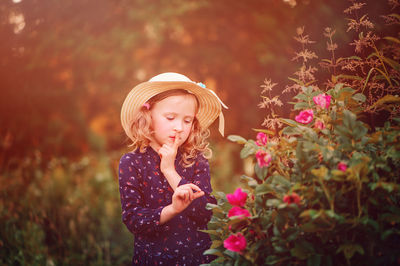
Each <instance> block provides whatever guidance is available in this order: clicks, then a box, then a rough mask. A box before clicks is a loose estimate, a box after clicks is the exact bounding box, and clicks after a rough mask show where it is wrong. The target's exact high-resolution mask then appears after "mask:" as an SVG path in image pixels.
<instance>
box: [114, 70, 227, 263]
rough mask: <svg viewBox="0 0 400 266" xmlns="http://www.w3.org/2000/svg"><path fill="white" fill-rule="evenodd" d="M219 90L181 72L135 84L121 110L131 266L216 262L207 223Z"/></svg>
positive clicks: (124, 202) (124, 216)
mask: <svg viewBox="0 0 400 266" xmlns="http://www.w3.org/2000/svg"><path fill="white" fill-rule="evenodd" d="M221 106H224V107H225V108H226V106H225V105H224V104H223V103H222V102H221V101H220V100H219V98H218V97H217V95H216V94H215V93H214V92H212V91H211V90H208V89H206V88H205V86H204V85H203V84H201V83H198V84H196V83H194V82H192V81H191V80H190V79H188V78H187V77H185V76H183V75H181V74H177V73H164V74H160V75H157V76H155V77H153V78H152V79H150V80H149V81H148V82H143V83H141V84H139V85H137V86H136V87H134V88H133V89H132V90H131V92H130V93H129V94H128V96H127V97H126V99H125V101H124V103H123V106H122V111H121V122H122V126H123V128H124V130H125V133H126V134H127V136H128V137H129V138H130V139H131V141H132V147H133V151H132V152H130V153H127V154H125V155H123V156H122V158H121V160H120V165H119V189H120V196H121V204H122V219H123V222H124V223H125V225H126V226H127V228H128V229H129V230H130V231H131V232H132V233H133V234H134V236H135V244H134V255H133V259H132V264H133V265H200V264H202V263H208V262H210V261H211V258H210V257H209V256H204V255H203V253H204V251H205V250H207V249H208V248H209V247H210V243H211V240H210V237H209V236H208V235H207V234H206V233H203V232H200V231H199V230H202V229H207V223H208V221H209V220H210V218H211V215H212V213H211V211H209V210H207V209H206V204H207V203H214V204H215V203H216V200H215V198H214V197H213V196H212V195H211V192H212V188H211V184H210V171H209V164H208V160H207V158H209V157H210V156H211V150H210V149H209V148H208V143H207V141H206V138H207V137H208V136H209V131H208V129H207V128H208V126H209V125H210V124H211V123H212V122H213V121H214V120H215V119H216V118H217V117H218V116H219V120H220V127H219V129H220V132H221V134H223V126H224V125H223V123H224V120H223V116H222V112H221V109H222V108H221Z"/></svg>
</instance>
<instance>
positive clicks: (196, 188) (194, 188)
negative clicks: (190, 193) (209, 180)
mask: <svg viewBox="0 0 400 266" xmlns="http://www.w3.org/2000/svg"><path fill="white" fill-rule="evenodd" d="M186 186H189V187H190V188H191V189H193V190H195V191H199V192H200V191H201V188H199V187H198V186H196V185H195V184H193V183H189V184H186Z"/></svg>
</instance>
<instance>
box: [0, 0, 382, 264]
mask: <svg viewBox="0 0 400 266" xmlns="http://www.w3.org/2000/svg"><path fill="white" fill-rule="evenodd" d="M367 2H368V4H367V5H366V7H365V8H366V9H367V11H366V12H368V13H369V14H370V19H371V20H373V21H374V23H376V25H377V27H378V28H379V25H380V24H379V23H381V21H380V20H379V16H374V14H381V13H382V12H381V10H382V9H383V8H387V6H383V5H382V3H381V1H372V0H371V1H367ZM349 5H350V4H349V2H348V1H333V0H332V1H322V0H303V1H297V2H296V1H294V0H257V1H255V0H248V1H232V0H231V1H228V0H218V1H212V0H196V1H195V0H170V1H167V0H154V1H148V0H132V1H128V0H69V1H60V0H40V1H39V0H2V1H1V2H0V37H1V42H0V90H1V94H0V178H1V180H0V219H1V220H0V225H1V227H0V256H1V257H0V264H2V265H129V263H130V259H131V255H132V244H133V237H132V235H131V234H130V233H129V232H128V231H127V230H126V229H125V227H124V226H123V224H122V222H121V215H120V212H121V207H120V202H119V192H118V179H117V167H118V161H119V158H120V156H121V155H122V154H123V153H124V152H127V151H128V149H127V144H129V143H128V141H127V138H126V137H125V136H124V133H123V130H122V127H121V126H120V118H119V114H120V108H121V105H122V102H123V100H124V98H125V96H126V95H127V94H128V92H129V91H130V89H132V87H133V86H135V85H136V84H138V83H140V82H143V81H146V80H148V79H149V78H151V77H152V76H154V75H157V74H159V73H162V72H169V71H172V72H178V73H182V74H185V75H187V76H188V77H189V78H191V79H192V80H193V81H196V82H203V83H204V84H206V85H207V87H208V88H211V89H213V90H215V91H216V92H217V94H218V95H219V96H220V98H221V99H222V101H224V102H225V103H226V104H227V105H228V106H229V109H228V110H224V114H225V119H226V128H225V133H226V135H231V134H235V135H241V136H243V137H245V138H254V137H255V134H256V133H255V131H254V130H253V129H254V128H262V126H261V124H262V122H263V119H264V117H265V115H266V113H265V112H268V110H266V109H259V108H258V106H257V105H258V104H259V102H260V101H261V98H260V93H261V91H262V88H261V85H262V84H263V81H264V79H265V78H268V79H272V81H273V82H276V83H278V86H276V87H275V88H274V90H275V91H273V93H274V94H275V95H280V94H281V92H282V90H283V88H284V86H285V85H286V84H288V82H289V80H288V77H290V76H293V73H294V72H295V71H296V69H297V68H298V67H299V66H300V65H301V64H300V63H299V62H296V61H292V60H291V59H292V58H293V56H294V52H295V51H296V50H298V48H299V47H298V46H299V44H298V43H297V42H296V41H295V40H294V39H293V36H295V35H296V29H297V28H298V27H301V26H304V27H305V30H306V32H307V34H309V35H310V38H311V39H312V40H314V41H315V43H314V44H313V46H312V47H313V49H314V51H316V53H317V54H318V55H320V54H327V53H328V52H327V51H326V38H325V37H324V36H323V30H324V28H326V27H331V28H333V29H336V30H337V32H336V35H335V41H336V42H338V43H342V42H344V43H347V42H349V40H351V38H352V36H349V34H347V33H346V25H347V22H348V21H346V19H345V15H344V13H343V10H344V9H345V8H346V7H348V6H349ZM338 49H339V51H340V52H341V53H343V54H346V51H347V50H352V49H353V48H352V47H350V46H349V45H347V46H341V47H339V48H338ZM317 60H318V59H317ZM319 75H321V76H324V75H325V76H329V73H320V74H319ZM283 100H285V98H283ZM287 100H289V99H287ZM289 109H290V108H287V106H286V105H284V106H283V107H282V108H280V109H279V110H277V111H278V113H280V114H281V115H284V116H289V115H290V114H289V112H288V111H287V110H289ZM215 124H217V123H215ZM215 124H214V125H213V126H212V127H211V131H212V135H211V138H210V142H211V147H212V149H213V152H214V155H213V159H212V160H211V161H210V163H211V169H212V182H213V186H214V190H217V191H224V192H227V193H230V192H232V191H233V190H234V189H235V187H236V186H238V185H240V176H241V174H243V173H247V174H252V173H251V164H252V162H251V161H250V162H248V161H244V162H245V163H246V162H247V165H244V164H243V161H242V160H240V158H239V152H240V149H241V147H240V146H238V145H237V144H233V143H230V142H229V141H228V140H227V139H226V138H222V137H221V136H219V135H218V130H217V125H215Z"/></svg>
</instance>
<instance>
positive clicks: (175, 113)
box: [150, 94, 197, 151]
mask: <svg viewBox="0 0 400 266" xmlns="http://www.w3.org/2000/svg"><path fill="white" fill-rule="evenodd" d="M196 105H197V101H196V98H195V96H194V95H190V94H188V95H175V96H169V97H167V98H165V99H163V100H161V101H159V102H157V103H155V104H154V106H153V107H152V108H151V111H150V112H151V119H152V127H153V128H152V129H153V131H154V134H153V140H152V141H151V142H150V146H151V147H152V148H153V149H154V150H156V151H158V149H159V148H160V147H161V146H162V145H164V144H168V145H172V144H173V143H174V141H175V137H176V136H179V139H178V144H179V146H180V145H182V144H183V143H184V142H185V141H186V139H187V138H188V137H189V134H190V132H191V130H192V125H193V120H194V118H195V115H196Z"/></svg>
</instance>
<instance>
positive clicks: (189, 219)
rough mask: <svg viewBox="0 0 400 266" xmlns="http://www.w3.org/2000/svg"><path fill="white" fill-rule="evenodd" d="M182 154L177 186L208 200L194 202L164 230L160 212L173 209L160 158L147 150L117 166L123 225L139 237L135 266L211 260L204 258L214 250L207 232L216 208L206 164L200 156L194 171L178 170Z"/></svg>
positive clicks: (130, 156) (170, 189) (177, 159)
mask: <svg viewBox="0 0 400 266" xmlns="http://www.w3.org/2000/svg"><path fill="white" fill-rule="evenodd" d="M181 157H182V155H181V153H180V151H179V150H178V153H177V156H176V160H175V168H176V171H177V172H178V174H179V175H180V176H181V177H182V180H181V181H180V183H179V184H178V186H180V185H183V184H187V183H193V184H195V185H197V186H199V187H200V188H201V189H202V190H203V191H204V192H205V195H204V196H202V197H200V198H198V199H195V200H194V201H193V202H192V203H191V204H190V205H189V206H188V207H187V208H186V209H185V210H184V211H183V212H181V213H180V214H178V215H177V216H175V217H174V218H172V219H171V220H169V221H168V222H166V223H164V224H162V225H160V223H159V221H160V214H161V210H162V209H163V208H164V207H165V206H167V205H169V204H171V202H172V194H173V190H172V188H171V187H170V185H169V183H168V181H167V180H166V178H165V177H164V175H163V174H162V173H161V171H160V167H159V166H160V157H159V155H158V154H157V153H156V152H155V151H154V150H153V149H152V148H151V147H148V148H147V150H146V151H145V152H144V153H140V152H139V151H136V152H132V153H127V154H125V155H123V156H122V157H121V160H120V164H119V190H120V197H121V205H122V220H123V222H124V224H125V225H126V226H127V228H128V229H129V231H131V232H132V233H133V234H134V236H135V243H134V255H133V259H132V264H133V265H180V266H182V265H200V264H202V263H208V262H210V261H211V260H212V258H211V257H210V256H204V255H203V252H204V251H205V250H207V249H208V248H209V247H210V244H211V240H210V237H209V235H208V234H206V233H203V232H199V230H202V229H207V223H208V221H209V220H210V218H211V215H212V211H210V210H207V209H206V208H205V207H206V204H207V203H213V204H216V200H215V198H214V197H213V196H212V195H211V192H212V188H211V184H210V170H209V164H208V161H207V159H205V158H204V157H203V156H199V157H198V158H197V160H196V161H195V163H194V165H193V166H191V167H187V168H184V167H183V166H181V165H180V163H179V162H180V159H181Z"/></svg>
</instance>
